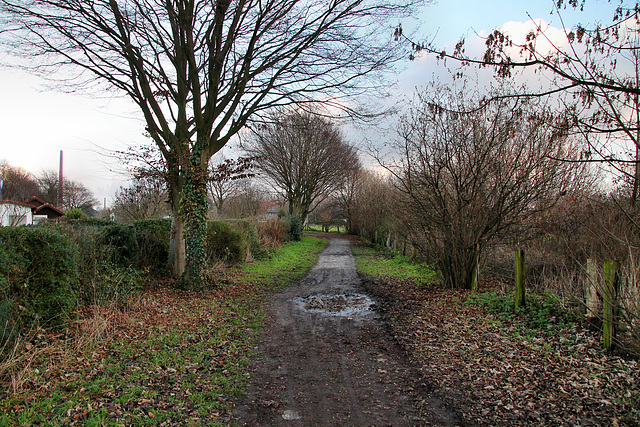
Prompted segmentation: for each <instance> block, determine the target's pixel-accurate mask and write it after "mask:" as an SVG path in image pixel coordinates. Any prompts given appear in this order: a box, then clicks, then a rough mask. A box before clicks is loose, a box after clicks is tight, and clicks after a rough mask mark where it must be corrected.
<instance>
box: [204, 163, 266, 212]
mask: <svg viewBox="0 0 640 427" xmlns="http://www.w3.org/2000/svg"><path fill="white" fill-rule="evenodd" d="M255 160H256V159H255V158H253V157H239V158H237V159H223V160H222V161H221V162H220V163H217V164H214V165H210V166H209V180H208V182H207V187H208V189H209V194H210V195H211V198H212V199H213V205H214V206H215V208H216V211H217V213H218V214H221V213H222V208H223V207H224V202H225V201H226V200H227V199H228V198H229V197H231V196H233V195H234V194H237V193H238V192H239V191H240V188H241V186H242V185H241V182H240V180H244V179H246V178H250V177H252V176H254V174H253V173H252V172H251V169H252V168H253V167H254V162H255Z"/></svg>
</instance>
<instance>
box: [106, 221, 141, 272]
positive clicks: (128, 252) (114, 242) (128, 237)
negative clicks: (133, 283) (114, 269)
mask: <svg viewBox="0 0 640 427" xmlns="http://www.w3.org/2000/svg"><path fill="white" fill-rule="evenodd" d="M102 236H103V237H102V243H103V244H105V245H108V246H109V247H111V248H113V252H112V253H111V256H112V259H111V261H112V262H113V263H114V264H116V265H118V266H121V267H130V266H133V265H135V264H136V257H137V255H138V251H139V247H138V240H137V239H136V233H135V231H134V229H133V227H132V226H128V225H123V224H111V225H107V226H106V227H103V228H102Z"/></svg>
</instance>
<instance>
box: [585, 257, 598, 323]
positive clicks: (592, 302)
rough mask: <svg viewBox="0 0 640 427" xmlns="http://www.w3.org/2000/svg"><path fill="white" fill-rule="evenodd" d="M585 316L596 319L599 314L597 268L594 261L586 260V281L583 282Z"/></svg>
mask: <svg viewBox="0 0 640 427" xmlns="http://www.w3.org/2000/svg"><path fill="white" fill-rule="evenodd" d="M584 296H585V305H586V307H587V312H586V316H587V317H589V318H594V317H598V316H599V314H600V297H599V296H598V266H597V265H596V262H595V260H592V259H588V260H587V280H586V282H585V292H584Z"/></svg>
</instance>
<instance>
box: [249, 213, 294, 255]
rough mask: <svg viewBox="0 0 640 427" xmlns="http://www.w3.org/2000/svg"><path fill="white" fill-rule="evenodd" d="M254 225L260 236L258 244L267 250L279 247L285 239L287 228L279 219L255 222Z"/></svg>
mask: <svg viewBox="0 0 640 427" xmlns="http://www.w3.org/2000/svg"><path fill="white" fill-rule="evenodd" d="M255 226H256V228H257V230H258V235H259V237H260V244H261V245H262V247H263V248H265V249H267V250H269V249H276V248H279V247H281V246H282V244H283V243H284V242H285V240H286V239H287V234H288V232H287V228H286V226H285V224H284V222H283V221H281V220H279V219H274V220H269V221H263V222H256V223H255Z"/></svg>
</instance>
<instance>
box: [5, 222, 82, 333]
mask: <svg viewBox="0 0 640 427" xmlns="http://www.w3.org/2000/svg"><path fill="white" fill-rule="evenodd" d="M78 261H79V253H78V248H77V246H76V245H75V244H74V243H73V242H72V241H71V240H70V239H69V238H68V237H67V236H64V235H62V234H61V233H59V232H57V231H56V230H55V229H52V228H45V227H4V228H0V293H1V299H2V317H4V318H6V320H5V322H7V321H9V322H16V323H31V322H34V321H40V322H44V323H50V324H53V325H55V326H60V325H62V324H63V323H64V321H65V320H67V318H68V316H69V314H70V313H71V311H72V310H73V309H74V308H75V305H76V294H77V285H78V275H79V263H78Z"/></svg>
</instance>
